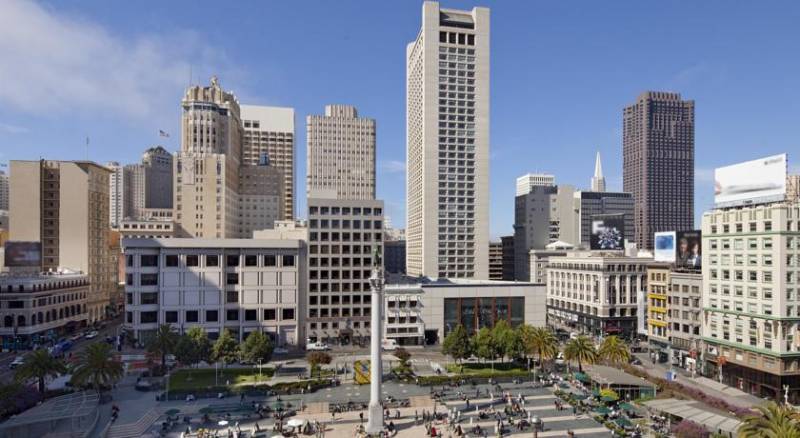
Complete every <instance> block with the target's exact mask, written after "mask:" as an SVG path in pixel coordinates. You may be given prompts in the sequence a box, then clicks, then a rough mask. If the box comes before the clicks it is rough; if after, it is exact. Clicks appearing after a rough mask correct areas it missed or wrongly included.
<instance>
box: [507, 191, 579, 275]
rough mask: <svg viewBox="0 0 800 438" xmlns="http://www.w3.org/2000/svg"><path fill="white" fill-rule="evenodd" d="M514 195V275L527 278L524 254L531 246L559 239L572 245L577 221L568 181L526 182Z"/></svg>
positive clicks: (543, 244)
mask: <svg viewBox="0 0 800 438" xmlns="http://www.w3.org/2000/svg"><path fill="white" fill-rule="evenodd" d="M529 188H530V191H529V192H527V193H523V194H520V195H517V197H516V198H515V199H514V252H515V257H514V259H515V266H514V275H515V276H516V279H517V280H520V281H529V280H530V271H529V268H530V264H529V263H530V261H529V260H528V254H529V252H530V251H531V250H532V249H544V248H545V247H546V246H547V245H549V244H551V243H555V242H562V243H568V244H572V245H575V242H576V241H577V238H578V237H577V231H578V225H577V224H578V222H577V215H576V213H575V206H574V204H575V201H574V199H575V188H574V187H573V186H570V185H560V186H558V185H550V186H530V187H529Z"/></svg>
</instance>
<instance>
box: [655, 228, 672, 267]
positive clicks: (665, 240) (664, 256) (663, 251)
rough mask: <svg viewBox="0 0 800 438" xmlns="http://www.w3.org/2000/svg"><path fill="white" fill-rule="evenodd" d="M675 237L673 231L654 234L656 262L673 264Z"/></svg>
mask: <svg viewBox="0 0 800 438" xmlns="http://www.w3.org/2000/svg"><path fill="white" fill-rule="evenodd" d="M675 241H676V237H675V232H674V231H661V232H658V233H656V235H655V239H654V245H653V247H654V248H655V251H654V254H653V255H654V258H655V261H657V262H668V263H675V254H676V252H677V250H676V245H675Z"/></svg>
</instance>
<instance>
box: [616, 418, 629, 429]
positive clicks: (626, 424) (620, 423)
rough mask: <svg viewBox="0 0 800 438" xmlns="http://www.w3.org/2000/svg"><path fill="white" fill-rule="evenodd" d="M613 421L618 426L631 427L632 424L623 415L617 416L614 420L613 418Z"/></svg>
mask: <svg viewBox="0 0 800 438" xmlns="http://www.w3.org/2000/svg"><path fill="white" fill-rule="evenodd" d="M614 422H615V423H617V425H618V426H619V427H631V426H633V423H631V422H630V420H628V419H627V418H623V417H620V418H617V419H616V420H614Z"/></svg>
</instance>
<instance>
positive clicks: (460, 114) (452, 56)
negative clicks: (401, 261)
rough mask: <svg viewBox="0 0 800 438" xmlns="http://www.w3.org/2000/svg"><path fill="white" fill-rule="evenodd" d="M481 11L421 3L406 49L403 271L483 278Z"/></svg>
mask: <svg viewBox="0 0 800 438" xmlns="http://www.w3.org/2000/svg"><path fill="white" fill-rule="evenodd" d="M489 34H490V32H489V9H488V8H473V9H472V10H471V11H462V10H455V9H441V8H439V4H438V3H436V2H430V1H426V2H425V3H424V4H423V5H422V26H421V29H420V31H419V34H418V36H417V38H416V40H415V41H413V42H411V43H409V44H408V46H407V48H406V123H407V131H406V141H407V151H406V152H407V153H406V155H407V165H406V168H407V178H406V180H407V190H406V193H407V195H406V196H407V197H408V202H407V229H406V238H407V250H406V254H407V255H406V257H407V270H408V274H409V275H414V276H417V275H424V276H430V277H446V278H451V277H462V278H475V279H488V277H489V272H488V250H489V46H490V44H489Z"/></svg>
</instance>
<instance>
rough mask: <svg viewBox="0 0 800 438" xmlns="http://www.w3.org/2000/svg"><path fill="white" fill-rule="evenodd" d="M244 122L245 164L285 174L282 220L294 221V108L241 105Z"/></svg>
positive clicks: (243, 145) (243, 152) (243, 153)
mask: <svg viewBox="0 0 800 438" xmlns="http://www.w3.org/2000/svg"><path fill="white" fill-rule="evenodd" d="M241 118H242V124H243V125H244V138H243V140H242V163H243V164H244V165H247V166H257V165H269V166H272V167H273V168H276V169H278V170H279V171H280V172H281V174H282V176H283V184H282V187H283V189H282V190H283V202H282V203H281V204H282V205H283V213H282V214H281V219H280V220H294V217H295V211H294V209H295V196H296V195H295V192H296V186H295V167H296V163H295V132H294V129H295V126H294V108H281V107H274V106H261V105H241ZM245 237H246V236H245Z"/></svg>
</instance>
